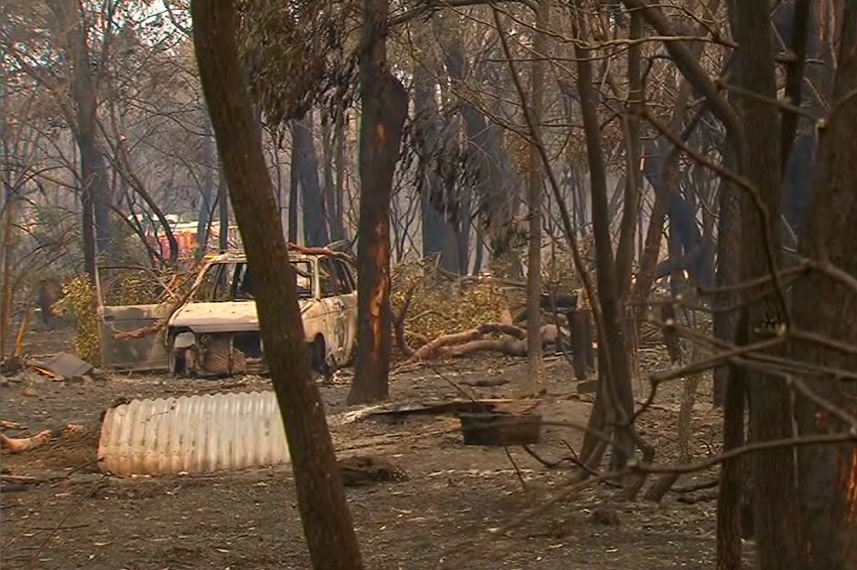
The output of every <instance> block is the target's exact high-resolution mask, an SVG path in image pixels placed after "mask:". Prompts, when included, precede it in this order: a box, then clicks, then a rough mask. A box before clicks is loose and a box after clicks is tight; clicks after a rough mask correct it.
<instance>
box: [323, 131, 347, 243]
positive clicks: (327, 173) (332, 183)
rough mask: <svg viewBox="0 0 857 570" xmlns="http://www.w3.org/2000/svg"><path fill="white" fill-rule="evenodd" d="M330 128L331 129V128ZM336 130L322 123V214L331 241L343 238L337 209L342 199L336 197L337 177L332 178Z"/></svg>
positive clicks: (342, 229)
mask: <svg viewBox="0 0 857 570" xmlns="http://www.w3.org/2000/svg"><path fill="white" fill-rule="evenodd" d="M331 126H332V127H333V128H331ZM338 128H339V127H338V125H337V124H333V125H331V124H330V122H329V121H323V122H322V126H321V141H322V169H321V170H322V174H323V177H324V212H325V214H326V216H327V224H328V226H329V227H330V239H331V241H339V240H341V239H344V238H345V226H344V225H343V223H342V210H341V209H340V208H339V205H340V204H341V203H342V198H341V197H340V196H337V192H338V190H339V187H338V186H337V177H336V176H334V161H335V157H334V152H335V151H334V148H335V145H336V142H337V140H336V139H337V129H338ZM337 174H338V173H337Z"/></svg>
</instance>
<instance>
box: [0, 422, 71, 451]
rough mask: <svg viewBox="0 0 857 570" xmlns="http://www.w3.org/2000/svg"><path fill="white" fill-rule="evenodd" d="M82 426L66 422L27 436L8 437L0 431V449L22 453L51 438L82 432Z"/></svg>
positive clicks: (39, 445) (41, 444)
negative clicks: (57, 426) (60, 425)
mask: <svg viewBox="0 0 857 570" xmlns="http://www.w3.org/2000/svg"><path fill="white" fill-rule="evenodd" d="M83 431H84V427H83V426H82V425H79V424H66V425H64V426H62V427H59V428H55V429H45V430H42V431H40V432H39V433H37V434H35V435H31V436H29V437H17V438H13V437H9V436H7V435H6V434H3V433H0V450H6V451H7V452H8V453H24V452H25V451H30V450H32V449H36V448H37V447H41V446H43V445H45V444H46V443H48V442H49V441H51V440H53V439H58V438H60V437H66V436H70V435H76V434H80V433H83Z"/></svg>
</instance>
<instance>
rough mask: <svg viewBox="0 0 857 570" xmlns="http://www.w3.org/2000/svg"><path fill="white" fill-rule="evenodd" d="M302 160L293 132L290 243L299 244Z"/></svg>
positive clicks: (290, 168) (289, 222) (290, 162)
mask: <svg viewBox="0 0 857 570" xmlns="http://www.w3.org/2000/svg"><path fill="white" fill-rule="evenodd" d="M299 163H300V158H299V157H298V151H297V146H296V145H295V137H294V130H293V131H292V152H291V156H290V157H289V219H288V226H289V228H288V232H289V243H298V208H299V207H300V205H299V201H300V185H301V181H300V164H299Z"/></svg>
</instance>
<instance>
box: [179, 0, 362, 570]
mask: <svg viewBox="0 0 857 570" xmlns="http://www.w3.org/2000/svg"><path fill="white" fill-rule="evenodd" d="M191 15H192V17H193V37H194V47H195V50H196V58H197V62H198V65H199V74H200V79H201V82H202V88H203V93H204V95H205V99H206V102H207V104H208V108H209V112H210V114H211V120H212V124H213V126H214V132H215V136H216V138H217V147H218V150H219V155H220V157H221V159H222V161H223V172H224V175H225V176H226V179H227V182H228V185H229V191H230V197H231V200H232V204H233V206H234V208H235V217H236V219H237V221H238V227H239V229H240V231H241V236H242V239H243V241H244V248H245V250H246V252H247V262H248V264H249V266H250V267H251V268H252V270H253V275H254V283H255V293H256V303H257V305H258V306H257V311H258V314H259V325H260V328H261V332H262V339H263V341H264V343H265V354H266V358H267V364H268V366H269V368H270V370H271V379H272V382H273V385H274V391H275V393H276V396H277V402H278V404H279V407H280V410H282V411H283V414H282V416H283V424H284V426H285V431H286V438H287V440H288V444H289V451H290V453H291V457H292V465H293V472H294V477H295V488H296V490H297V500H298V509H299V511H300V514H301V520H302V522H303V527H304V534H305V536H306V540H307V545H308V547H309V552H310V558H311V559H312V563H313V567H314V568H316V569H317V570H340V569H341V570H360V569H362V567H363V563H362V560H361V556H360V549H359V546H358V544H357V538H356V536H355V534H354V527H353V525H352V522H351V514H350V512H349V510H348V505H347V503H346V499H345V491H344V487H343V485H342V478H341V475H340V470H339V467H338V465H337V462H336V456H335V454H334V449H333V444H332V442H331V439H330V433H329V432H328V428H327V420H326V418H325V415H324V405H323V403H322V401H321V396H320V394H319V391H318V388H317V386H316V385H315V383H314V382H313V381H312V379H311V376H310V362H309V354H308V351H307V350H306V347H305V344H304V341H303V338H304V334H303V324H302V321H301V315H300V311H299V308H298V297H297V291H296V284H295V279H296V277H295V273H294V268H293V267H292V265H291V264H290V263H289V257H288V250H287V249H286V242H285V240H284V239H283V234H282V232H281V231H280V220H279V214H278V212H277V207H276V200H275V199H274V188H273V185H272V184H271V179H270V177H269V176H268V173H267V172H268V170H267V166H266V164H265V157H264V155H263V152H262V145H261V144H260V140H259V136H258V131H259V127H258V125H257V124H256V122H255V121H254V118H253V112H252V106H251V101H250V96H249V93H248V91H247V88H246V85H245V84H244V82H243V81H242V74H241V66H240V64H239V61H238V48H237V43H236V40H235V25H236V15H235V9H234V5H233V4H232V2H229V1H226V2H224V1H221V0H193V1H192V2H191ZM286 411H287V413H286Z"/></svg>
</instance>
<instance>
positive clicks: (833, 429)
mask: <svg viewBox="0 0 857 570" xmlns="http://www.w3.org/2000/svg"><path fill="white" fill-rule="evenodd" d="M839 21H840V22H841V29H839V30H837V31H838V34H837V35H838V42H839V51H838V55H837V58H836V76H835V82H834V85H833V90H832V106H831V110H830V112H829V114H828V115H827V117H826V118H825V119H824V121H823V122H822V123H821V124H820V125H819V150H818V165H817V174H816V180H815V187H814V189H813V200H812V207H811V209H810V212H809V216H808V217H807V220H806V226H805V229H804V231H803V236H804V237H803V239H802V240H801V244H800V253H801V254H802V255H803V256H804V257H805V258H806V259H809V260H817V262H818V263H819V264H821V265H823V266H830V267H835V268H837V271H842V272H843V273H844V274H845V275H847V277H845V276H842V277H837V276H834V275H832V274H831V273H830V272H826V271H813V272H811V273H810V274H809V275H807V276H806V277H805V278H803V279H802V280H801V281H799V282H798V283H797V284H796V285H795V288H794V326H795V328H796V329H797V330H801V331H806V333H807V335H804V336H803V338H800V337H799V338H797V339H796V341H795V343H794V344H793V346H792V354H793V356H794V357H795V358H796V359H797V360H798V361H800V362H801V363H803V364H805V365H808V366H813V367H815V366H823V367H824V368H826V369H828V370H837V369H838V370H849V371H851V370H855V368H857V359H855V355H854V352H853V351H850V350H847V351H846V350H839V348H838V347H834V346H833V345H827V346H825V345H820V344H818V343H816V342H812V341H811V340H812V337H811V336H810V335H815V338H830V339H835V340H836V342H837V343H841V345H838V346H843V347H844V346H850V347H853V346H857V328H855V327H854V322H855V319H857V288H855V283H854V278H855V277H857V235H855V233H854V219H855V216H857V192H855V188H857V139H855V138H854V133H855V130H857V96H855V93H857V1H854V0H848V1H847V2H845V3H844V7H843V12H842V15H841V19H840V20H839ZM799 377H802V378H803V381H804V382H805V383H806V386H807V389H808V390H811V393H812V397H808V395H804V394H798V395H797V396H796V399H795V408H796V416H797V423H798V431H799V433H800V435H801V436H806V437H810V436H816V437H817V436H819V435H830V434H835V433H841V432H843V431H848V430H850V431H851V433H852V435H854V431H855V428H857V420H855V418H857V383H855V382H854V381H853V380H852V381H846V380H843V379H841V378H839V377H837V375H836V374H835V373H832V372H827V373H822V374H821V375H819V376H810V375H806V376H804V375H800V376H799ZM840 410H841V413H840V412H839V411H840ZM798 460H799V473H798V475H799V477H798V496H799V498H800V523H801V524H800V529H801V538H802V541H803V542H802V545H803V549H802V550H803V554H804V555H805V557H806V559H805V560H804V561H803V568H807V569H813V570H822V569H825V570H826V569H828V568H857V442H855V441H851V442H848V443H842V444H839V445H831V446H813V447H803V448H801V449H800V450H799V452H798Z"/></svg>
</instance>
